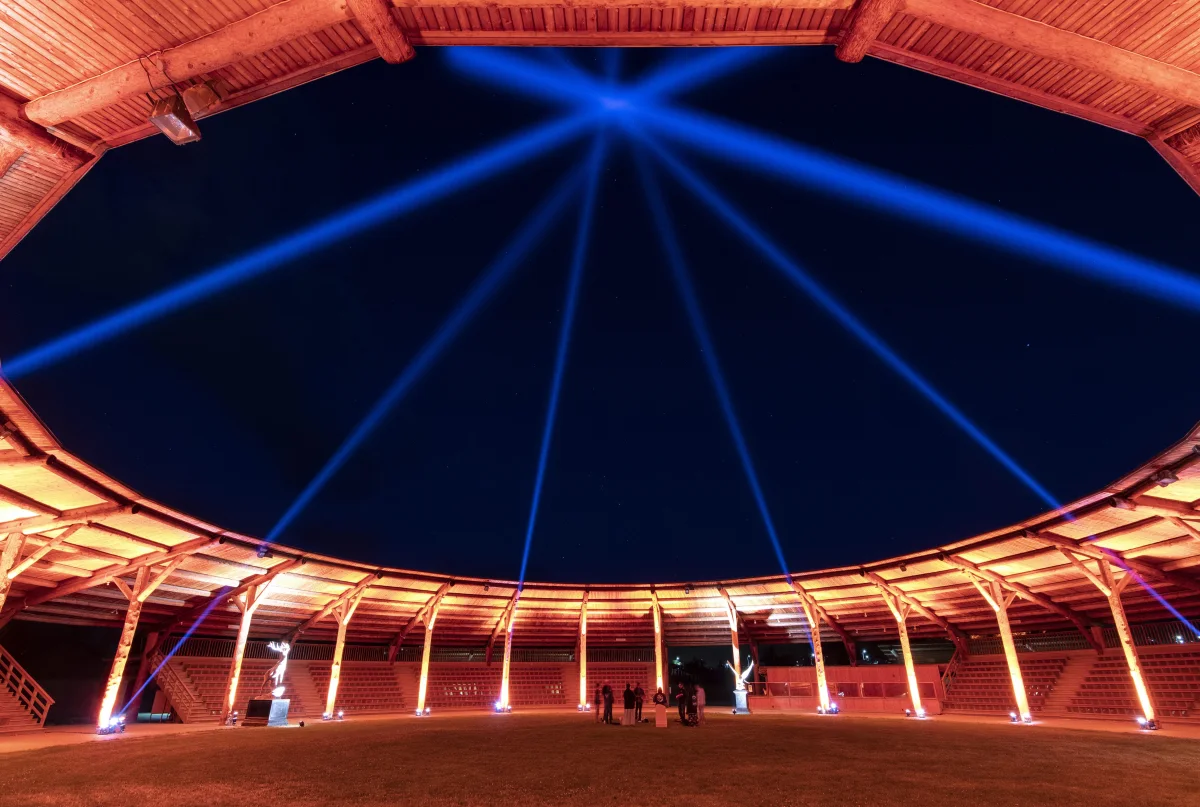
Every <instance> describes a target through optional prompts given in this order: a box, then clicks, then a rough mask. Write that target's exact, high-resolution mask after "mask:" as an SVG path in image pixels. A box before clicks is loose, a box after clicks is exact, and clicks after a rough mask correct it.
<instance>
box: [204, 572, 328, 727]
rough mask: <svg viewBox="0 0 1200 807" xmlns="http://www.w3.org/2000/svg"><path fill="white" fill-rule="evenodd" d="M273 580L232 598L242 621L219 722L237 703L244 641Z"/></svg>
mask: <svg viewBox="0 0 1200 807" xmlns="http://www.w3.org/2000/svg"><path fill="white" fill-rule="evenodd" d="M274 580H275V578H273V577H272V578H271V579H270V580H267V581H266V582H264V583H261V584H252V585H249V586H247V587H246V591H245V592H244V593H242V594H241V595H239V596H237V597H234V598H233V600H232V602H233V603H234V604H236V605H237V607H238V608H240V609H241V611H242V623H241V625H240V626H239V627H238V635H237V641H236V643H235V644H234V646H233V661H232V662H230V664H229V679H228V682H227V683H226V685H225V692H226V696H225V715H224V717H222V718H221V722H227V721H228V720H229V718H230V717H231V716H232V715H233V712H234V706H236V705H237V689H238V679H239V678H241V675H242V657H243V656H244V655H245V654H246V641H247V640H248V639H249V638H250V623H251V622H252V621H253V619H254V612H255V611H257V610H258V606H259V604H261V603H262V601H263V597H264V596H266V593H267V590H268V589H270V588H271V583H272V582H273V581H274ZM331 682H332V679H331Z"/></svg>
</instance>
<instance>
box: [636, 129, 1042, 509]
mask: <svg viewBox="0 0 1200 807" xmlns="http://www.w3.org/2000/svg"><path fill="white" fill-rule="evenodd" d="M631 131H632V132H633V133H634V134H635V135H637V133H638V130H637V129H632V130H631ZM639 136H640V137H644V135H639ZM644 142H646V143H647V144H648V145H649V146H650V148H651V149H652V150H653V151H654V153H655V155H656V156H657V157H658V158H659V159H660V160H661V161H662V162H663V163H664V164H665V165H666V166H667V167H668V168H669V169H670V170H671V172H672V173H673V174H674V175H675V176H676V177H677V178H678V179H679V181H680V182H681V183H683V185H684V187H686V188H688V190H690V191H691V192H692V193H693V194H695V195H696V196H697V197H698V198H699V199H701V200H702V201H703V202H704V203H705V204H707V205H708V206H709V207H710V208H711V209H712V210H713V212H715V213H716V214H717V216H718V217H719V218H721V219H723V220H724V221H725V222H726V223H727V224H729V225H730V226H731V227H732V228H733V229H734V230H735V231H737V233H738V234H740V235H741V236H742V237H743V238H744V239H746V240H747V241H748V242H749V243H750V244H751V245H752V246H753V247H754V248H755V249H757V250H758V251H759V252H760V253H761V254H762V255H763V257H765V258H766V259H767V260H768V261H769V262H770V263H771V264H773V265H774V266H775V267H776V268H777V269H779V270H780V271H781V272H782V273H783V275H784V277H786V278H787V279H788V280H790V281H791V282H792V283H793V284H795V285H796V286H797V287H799V288H800V289H801V290H802V291H803V292H804V293H805V294H807V295H808V296H809V297H811V298H812V299H813V300H814V301H816V302H817V303H818V304H819V305H820V306H821V307H822V308H824V309H825V310H826V311H827V312H828V313H829V314H830V315H831V316H832V317H833V318H834V319H835V320H837V321H838V322H839V323H840V324H841V325H842V326H843V327H844V328H845V329H846V330H848V331H850V333H851V334H853V335H854V336H855V337H856V338H857V339H858V340H859V341H860V342H862V343H863V344H864V345H866V346H867V347H868V348H870V350H871V352H873V353H874V354H875V355H876V356H878V357H879V358H880V359H881V360H882V361H883V363H884V364H886V365H887V366H888V367H891V368H892V370H894V371H895V372H896V373H897V374H898V375H899V376H900V377H901V378H903V379H904V380H905V381H907V382H908V383H909V384H910V385H911V386H912V387H913V388H914V389H916V390H917V391H918V392H920V393H921V394H922V395H923V396H925V398H926V399H927V400H928V401H929V402H930V403H932V404H933V405H934V407H936V408H937V409H938V411H940V412H941V413H942V414H944V415H945V416H946V417H948V418H950V420H951V421H952V422H953V423H954V424H955V425H956V426H958V427H959V428H960V429H961V430H962V431H963V432H965V433H966V434H967V435H968V436H969V437H970V438H971V439H972V440H974V441H975V442H976V443H978V444H979V445H980V446H981V447H982V448H983V449H984V450H985V451H987V452H988V453H989V454H991V455H992V457H994V458H995V459H996V460H997V461H998V462H999V463H1000V464H1001V465H1003V466H1004V467H1005V468H1006V469H1007V470H1008V471H1009V473H1011V474H1012V475H1013V476H1015V477H1016V478H1017V479H1018V480H1020V481H1021V483H1022V484H1024V485H1025V486H1026V487H1027V488H1029V490H1031V491H1033V493H1034V494H1036V495H1037V496H1038V497H1039V498H1040V499H1041V500H1042V501H1043V502H1045V503H1046V504H1047V505H1049V506H1050V507H1051V509H1054V510H1058V509H1060V508H1061V507H1062V505H1061V504H1059V502H1058V500H1057V499H1055V498H1054V496H1053V495H1051V493H1050V491H1048V490H1047V489H1046V488H1045V487H1043V486H1042V484H1041V483H1040V482H1038V481H1037V480H1036V479H1034V478H1033V476H1031V475H1030V474H1029V472H1027V471H1026V470H1025V469H1024V468H1022V467H1021V466H1020V465H1019V464H1018V463H1017V461H1016V460H1014V459H1013V458H1012V457H1010V456H1009V455H1008V454H1007V453H1006V452H1005V451H1004V450H1003V449H1002V448H1000V446H999V445H997V444H996V443H995V442H994V441H993V440H992V439H991V438H990V437H988V436H987V435H986V434H984V433H983V431H982V430H980V429H979V427H977V426H976V425H975V424H974V423H972V422H971V421H970V420H968V419H967V416H966V415H964V414H963V413H962V412H961V411H959V409H958V407H956V406H955V405H954V404H952V403H950V401H949V400H947V399H946V397H945V396H943V395H942V394H941V393H940V392H938V391H937V389H935V388H934V387H933V385H932V384H930V383H929V382H928V381H926V380H925V379H924V378H923V377H922V376H921V374H920V373H918V372H917V371H916V370H914V369H913V368H912V367H911V366H909V364H908V363H907V362H905V361H904V359H902V358H900V356H899V355H898V354H897V353H896V352H895V351H893V350H892V349H891V348H890V347H889V346H888V345H887V343H886V342H884V341H883V339H881V338H880V337H879V336H877V335H876V334H875V333H874V332H873V331H871V330H870V329H869V328H868V327H867V326H866V325H864V324H863V323H862V322H860V321H859V320H858V318H857V317H855V316H854V314H852V313H851V312H850V310H849V309H847V308H846V307H845V306H843V305H842V304H841V303H840V302H838V300H837V299H836V298H835V297H834V296H833V295H832V294H830V293H829V292H828V291H826V290H825V288H824V287H823V286H822V285H821V284H820V283H818V282H817V281H816V280H815V279H814V278H813V277H812V276H811V275H809V274H808V273H807V272H806V271H804V270H803V269H802V268H801V267H800V266H799V264H797V263H795V262H794V261H792V260H791V259H790V258H788V257H787V255H785V254H784V253H783V252H782V251H781V250H780V249H779V248H778V247H777V246H775V244H773V243H772V242H771V241H770V240H769V239H768V238H767V237H766V235H764V234H763V233H762V231H760V230H759V229H758V228H756V227H755V226H754V225H752V224H751V223H750V222H749V221H748V220H747V219H746V217H745V216H743V215H742V214H741V213H739V212H738V211H737V210H736V209H735V208H734V207H733V206H732V205H731V204H730V203H729V202H728V201H726V200H725V199H724V198H723V197H722V196H721V195H720V194H719V193H717V191H716V190H715V189H714V188H713V187H712V186H710V185H708V184H707V183H705V182H704V181H703V180H702V179H700V177H699V176H697V175H696V174H695V173H694V172H693V171H691V170H690V169H688V168H687V167H686V166H685V165H683V163H681V162H680V161H679V160H677V159H675V158H674V157H672V156H671V155H670V154H668V153H667V152H666V151H665V150H664V149H663V148H662V147H661V146H659V144H658V143H657V142H655V141H654V140H650V139H644Z"/></svg>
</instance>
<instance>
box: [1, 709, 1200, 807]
mask: <svg viewBox="0 0 1200 807" xmlns="http://www.w3.org/2000/svg"><path fill="white" fill-rule="evenodd" d="M148 728H153V727H148ZM164 728H165V727H164ZM110 739H113V741H111V742H110V741H100V742H85V743H81V744H75V745H65V746H55V747H46V748H40V749H38V750H33V751H19V752H13V753H8V754H3V755H0V805H4V806H5V807H7V806H8V805H13V807H16V806H17V805H19V806H20V807H42V806H43V805H47V806H50V807H67V805H70V806H71V807H74V806H75V805H120V806H121V807H128V806H129V805H142V804H151V805H172V806H173V807H174V806H175V805H179V806H180V807H188V806H190V805H205V807H209V806H210V805H232V806H233V807H242V805H246V806H249V805H254V807H263V806H264V805H272V804H282V805H286V806H287V807H308V805H327V804H329V805H333V804H336V805H350V806H351V807H359V806H365V805H372V806H374V805H380V806H382V805H410V804H411V805H419V807H442V805H476V804H503V805H521V806H522V807H525V805H554V807H574V806H575V805H608V804H612V805H655V806H656V807H660V806H661V805H688V806H689V807H709V806H710V805H712V806H713V807H716V805H721V807H748V806H750V805H817V804H822V805H824V804H829V805H899V804H903V805H921V807H943V805H945V807H951V806H952V807H963V805H1086V807H1101V805H1122V806H1124V805H1130V804H1137V805H1140V806H1143V805H1188V804H1200V784H1197V778H1196V765H1197V760H1200V741H1197V740H1194V739H1184V738H1180V737H1171V736H1169V732H1166V731H1164V732H1159V733H1158V734H1155V735H1151V736H1146V735H1139V734H1125V733H1115V732H1102V731H1088V730H1073V729H1062V728H1051V727H1048V726H1033V727H1022V726H1011V725H1008V724H1007V723H1004V722H1003V721H996V722H995V723H984V722H950V721H944V720H941V721H939V720H928V721H916V720H903V719H881V718H861V717H851V716H847V715H841V716H838V717H835V718H819V717H816V716H808V715H781V714H763V715H752V716H749V717H734V716H731V715H727V714H715V715H714V714H711V712H710V716H709V721H708V724H707V725H706V726H703V727H700V728H684V727H682V726H680V725H678V724H673V725H672V726H671V727H670V728H668V729H666V730H662V729H655V728H653V727H652V726H649V725H639V726H636V727H608V726H601V725H597V724H595V723H593V722H592V719H591V717H590V716H582V715H578V714H564V713H540V714H539V713H534V714H512V715H504V716H492V715H461V714H460V715H441V716H434V717H432V718H429V719H420V720H419V719H416V718H411V717H409V718H387V719H361V720H347V721H346V722H344V723H328V724H321V723H319V722H318V723H317V724H316V725H313V724H311V723H310V724H309V725H308V726H307V727H306V728H303V729H300V728H294V729H266V728H246V727H236V728H225V729H214V730H212V731H189V732H176V733H168V732H164V733H162V734H159V735H157V736H155V735H154V734H151V733H149V732H147V733H146V734H143V735H142V736H140V737H137V736H129V735H126V736H124V737H120V738H110Z"/></svg>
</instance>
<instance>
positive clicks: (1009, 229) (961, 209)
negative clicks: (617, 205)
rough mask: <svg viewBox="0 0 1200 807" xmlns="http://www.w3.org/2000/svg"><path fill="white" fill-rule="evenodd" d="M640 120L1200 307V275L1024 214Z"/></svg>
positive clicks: (849, 166)
mask: <svg viewBox="0 0 1200 807" xmlns="http://www.w3.org/2000/svg"><path fill="white" fill-rule="evenodd" d="M631 109H632V112H633V113H635V114H636V115H637V119H638V121H639V122H640V123H643V124H645V125H646V126H647V127H648V128H650V129H652V130H654V131H655V132H657V133H659V134H661V135H664V136H666V137H669V138H670V139H672V140H674V141H676V142H678V143H683V144H685V145H687V146H690V147H692V148H694V149H696V150H698V151H702V152H704V153H706V154H709V155H711V156H714V157H717V158H719V159H722V160H725V161H728V162H732V163H734V164H736V165H740V166H743V167H746V168H752V169H754V170H756V171H761V172H764V173H766V174H768V175H769V176H771V177H778V178H781V179H785V180H788V181H790V182H793V183H798V184H801V185H804V186H806V187H809V188H812V189H814V190H817V191H820V192H822V193H825V194H828V195H830V196H833V197H835V198H838V199H842V200H844V201H846V202H850V203H852V204H855V205H859V206H862V207H867V208H871V209H874V210H879V211H881V212H884V213H888V214H890V215H894V216H899V217H900V218H903V219H908V220H910V221H915V222H917V223H919V224H923V225H925V226H928V227H932V228H934V229H936V230H941V231H943V232H947V233H950V234H952V235H956V236H960V237H963V238H967V239H970V240H974V241H978V242H980V243H983V244H985V245H988V246H992V247H997V248H1000V249H1003V250H1005V251H1007V252H1010V253H1013V254H1016V255H1020V256H1022V257H1025V258H1031V259H1033V260H1036V261H1039V262H1041V263H1044V264H1048V265H1050V266H1055V267H1058V268H1060V269H1065V270H1067V271H1069V272H1072V273H1074V274H1077V275H1080V276H1082V277H1085V278H1087V279H1089V280H1101V281H1104V282H1106V283H1110V284H1112V285H1114V286H1117V287H1118V288H1123V289H1129V290H1132V291H1136V292H1139V293H1141V294H1145V295H1148V296H1150V297H1154V298H1156V299H1159V300H1164V301H1166V302H1169V303H1174V304H1176V305H1182V306H1185V307H1188V308H1191V309H1195V310H1200V279H1198V278H1197V277H1195V276H1194V275H1191V274H1189V273H1187V272H1185V271H1183V270H1181V269H1177V268H1175V267H1172V266H1167V265H1165V264H1161V263H1157V262H1154V261H1151V260H1148V259H1146V258H1143V257H1141V256H1138V255H1134V254H1132V253H1129V252H1124V251H1122V250H1119V249H1116V248H1114V247H1110V246H1107V245H1105V244H1101V243H1098V242H1095V241H1091V240H1089V239H1086V238H1081V237H1079V236H1076V235H1072V234H1071V233H1067V232H1064V231H1062V230H1058V229H1055V228H1054V227H1049V226H1047V225H1045V224H1040V223H1038V222H1034V221H1030V220H1028V219H1025V218H1022V217H1020V216H1016V215H1013V214H1011V213H1008V212H1005V211H1002V210H999V209H996V208H993V207H990V206H988V205H985V204H981V203H979V202H975V201H972V200H970V199H967V198H965V197H962V196H957V195H955V194H952V193H948V192H946V191H942V190H938V189H935V188H931V187H929V186H927V185H922V184H920V183H918V182H915V181H912V180H909V179H906V178H902V177H899V176H896V175H894V174H890V173H888V172H885V171H881V170H879V169H875V168H870V167H868V166H865V165H862V164H860V163H856V162H854V161H852V160H847V159H845V158H842V157H837V156H835V155H832V154H829V153H827V152H824V151H821V150H819V149H815V148H812V147H809V146H803V145H800V144H797V143H792V142H789V141H786V140H783V139H780V138H777V137H773V136H771V135H767V134H764V133H761V132H757V131H755V130H753V129H749V128H746V127H744V126H739V125H737V124H733V123H729V122H726V121H722V120H720V119H718V118H713V117H710V116H707V115H701V114H699V113H694V112H686V111H682V110H678V109H666V108H659V109H655V108H648V107H644V106H641V107H636V108H631Z"/></svg>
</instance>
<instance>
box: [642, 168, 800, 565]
mask: <svg viewBox="0 0 1200 807" xmlns="http://www.w3.org/2000/svg"><path fill="white" fill-rule="evenodd" d="M635 157H636V159H637V166H638V172H639V173H640V174H641V178H642V187H643V189H644V190H645V193H646V200H647V201H648V202H649V204H650V210H651V212H652V214H653V216H654V223H655V226H656V227H657V228H658V233H659V235H660V236H661V237H662V245H663V251H664V252H666V254H667V263H668V264H670V267H671V276H672V278H673V279H674V281H675V287H676V289H677V290H678V291H679V297H680V299H681V300H682V301H683V307H684V309H686V311H687V315H688V321H689V322H690V323H691V326H692V333H693V334H694V335H695V337H696V341H697V343H699V346H700V355H701V357H702V358H703V359H704V366H705V368H706V369H707V370H708V377H709V379H710V380H711V381H712V385H713V392H715V393H716V395H717V400H718V401H719V402H720V404H721V413H722V414H723V415H724V416H725V422H726V423H727V424H728V425H729V435H730V437H732V438H733V444H734V446H735V447H736V448H737V452H738V456H739V457H740V458H741V461H742V469H743V470H744V471H745V472H746V481H747V482H748V483H749V484H750V490H751V491H752V492H753V493H754V500H755V502H757V503H758V511H759V512H760V513H761V514H762V520H763V526H764V527H765V528H766V530H767V535H768V537H770V539H771V546H772V547H773V548H774V549H775V558H776V559H777V560H778V561H779V568H780V569H782V570H783V575H784V577H786V578H787V581H788V585H791V582H792V573H791V571H790V569H789V567H788V564H787V561H786V560H785V559H784V557H783V547H782V546H781V545H780V543H779V535H778V534H777V533H776V531H775V522H774V521H773V520H772V519H771V512H770V509H769V508H768V507H767V498H766V496H765V495H764V494H763V491H762V486H761V485H760V484H759V482H758V473H757V472H756V471H755V469H754V461H753V460H752V459H751V458H750V449H749V447H747V445H746V439H745V437H744V436H743V435H742V427H741V424H740V423H739V422H738V416H737V412H736V410H734V408H733V399H732V398H730V396H729V388H728V386H727V385H726V384H725V376H724V374H723V373H722V372H721V365H720V362H719V361H718V360H717V351H716V348H715V347H714V346H713V341H712V336H711V335H710V334H709V331H708V326H707V325H706V324H705V321H704V312H703V311H702V310H701V309H700V301H699V298H698V297H697V296H696V290H695V288H694V287H693V285H692V280H691V277H690V276H689V274H688V270H687V264H686V263H685V261H684V257H683V249H682V248H681V247H680V245H679V239H678V237H677V236H676V234H675V227H674V225H673V224H672V223H671V215H670V213H669V212H668V210H667V205H666V201H665V200H664V199H663V196H662V190H661V189H660V188H659V186H658V182H657V180H656V179H655V178H654V174H653V172H652V171H651V170H650V167H649V166H648V165H646V159H645V155H644V154H643V150H642V149H640V148H639V149H637V150H636V151H635Z"/></svg>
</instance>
